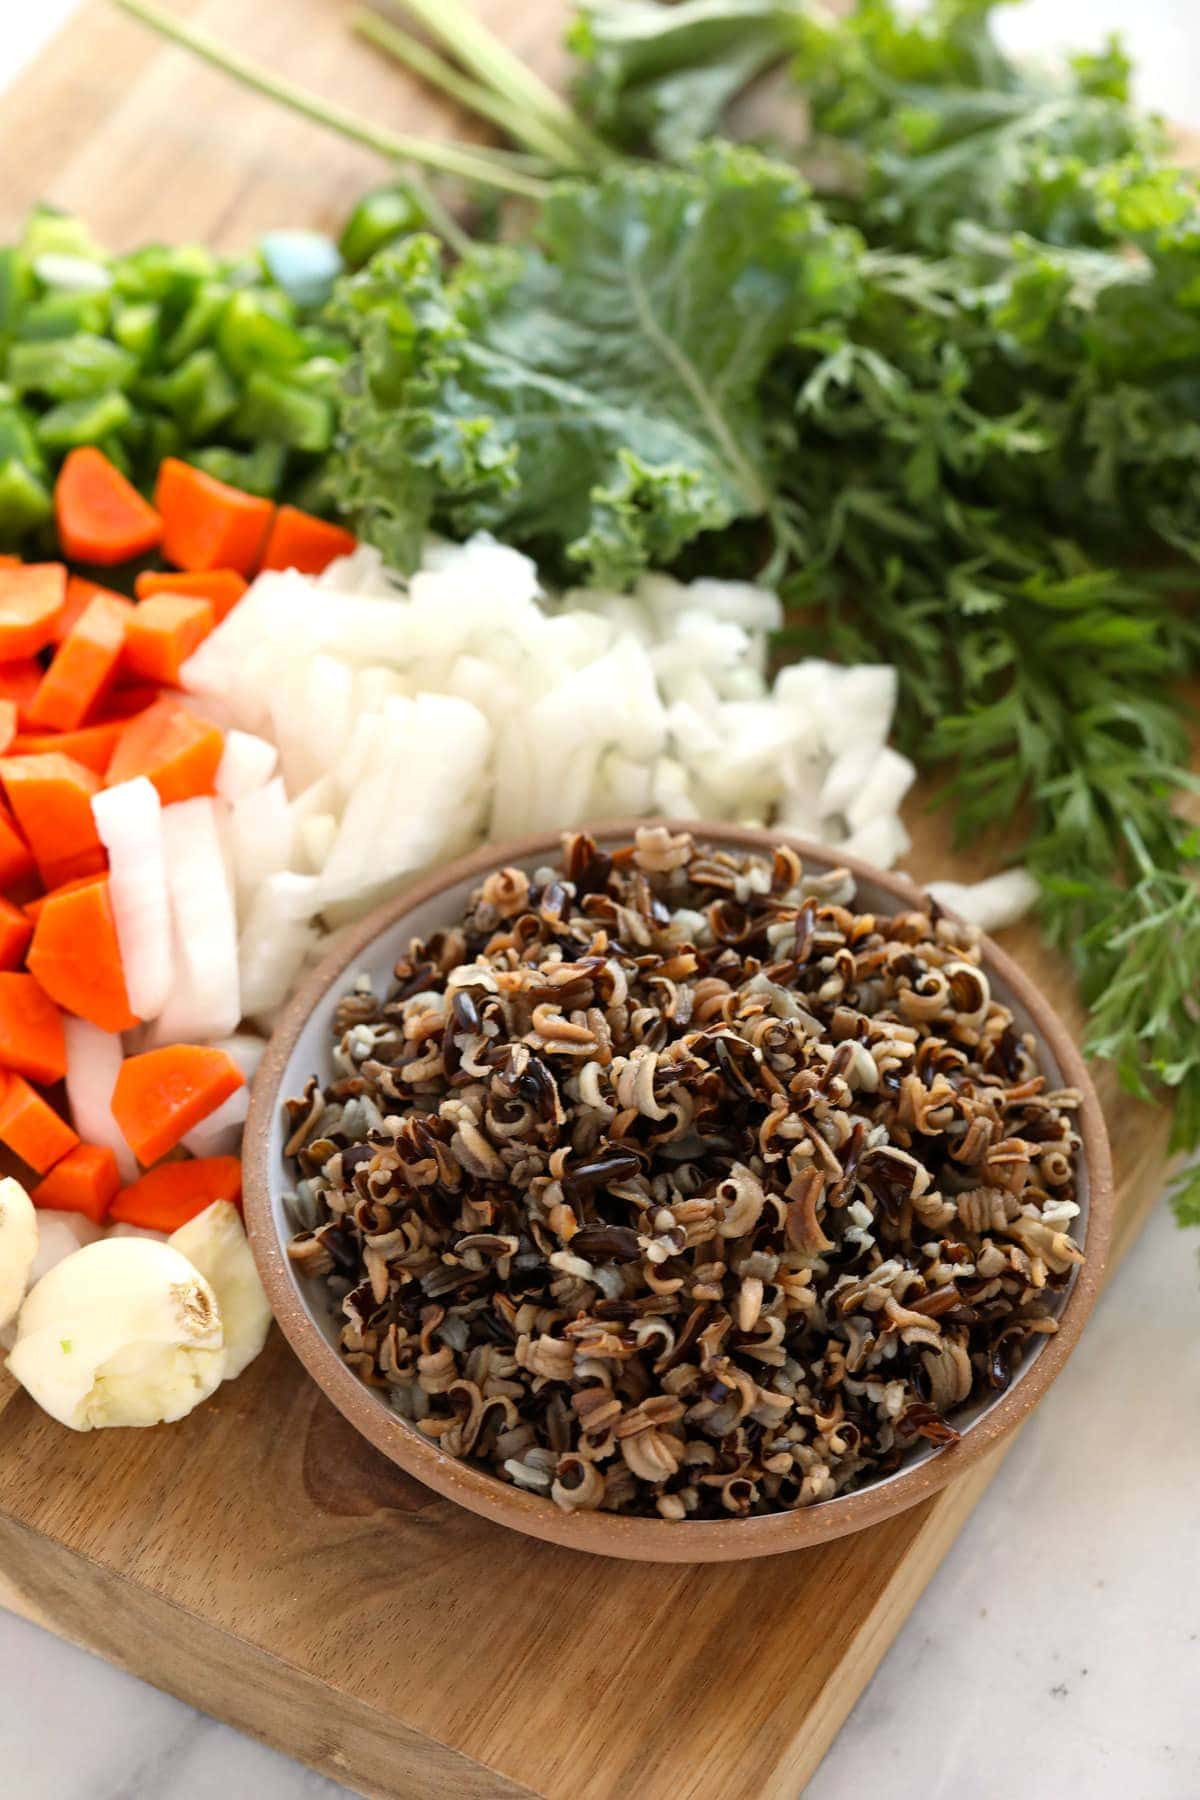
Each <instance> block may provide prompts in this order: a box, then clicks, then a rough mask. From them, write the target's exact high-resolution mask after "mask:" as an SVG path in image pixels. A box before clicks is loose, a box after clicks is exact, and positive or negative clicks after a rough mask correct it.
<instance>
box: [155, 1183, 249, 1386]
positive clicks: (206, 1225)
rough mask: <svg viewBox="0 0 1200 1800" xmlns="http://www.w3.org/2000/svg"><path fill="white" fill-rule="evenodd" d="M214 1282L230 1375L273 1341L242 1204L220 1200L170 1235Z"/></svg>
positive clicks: (227, 1376)
mask: <svg viewBox="0 0 1200 1800" xmlns="http://www.w3.org/2000/svg"><path fill="white" fill-rule="evenodd" d="M167 1242H168V1243H169V1244H171V1245H173V1246H174V1248H175V1249H176V1250H178V1251H180V1252H181V1253H182V1254H183V1255H184V1256H186V1257H187V1259H188V1261H189V1262H190V1263H193V1264H194V1265H195V1267H196V1268H197V1269H199V1271H200V1273H201V1275H203V1276H204V1278H205V1280H206V1281H207V1282H208V1283H209V1284H210V1286H211V1287H212V1290H213V1292H214V1294H215V1295H216V1297H217V1305H218V1306H219V1307H220V1309H221V1323H222V1324H223V1326H224V1328H225V1362H224V1368H223V1375H224V1378H225V1380H226V1381H230V1380H232V1378H233V1377H234V1376H235V1375H240V1374H241V1372H242V1370H243V1369H244V1368H246V1367H247V1366H248V1364H250V1363H252V1362H253V1361H254V1358H255V1357H256V1356H257V1355H258V1353H259V1351H260V1350H261V1349H262V1347H263V1345H264V1344H265V1343H266V1341H267V1332H268V1331H269V1330H270V1328H271V1308H270V1307H269V1306H268V1304H267V1296H266V1294H265V1292H264V1291H263V1285H262V1282H261V1281H260V1280H259V1279H258V1270H257V1269H256V1268H255V1266H254V1255H253V1252H252V1251H251V1249H250V1243H249V1240H248V1239H247V1237H246V1232H245V1228H244V1227H243V1225H242V1221H241V1217H240V1216H239V1214H238V1210H237V1207H236V1206H231V1205H230V1203H229V1201H228V1200H214V1201H213V1203H212V1205H211V1206H206V1207H205V1209H204V1211H203V1212H202V1213H197V1215H196V1217H195V1218H194V1219H189V1220H188V1221H187V1223H186V1225H181V1226H180V1227H179V1229H178V1231H175V1232H173V1233H172V1234H171V1236H170V1237H169V1238H168V1239H167Z"/></svg>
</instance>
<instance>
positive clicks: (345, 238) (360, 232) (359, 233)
mask: <svg viewBox="0 0 1200 1800" xmlns="http://www.w3.org/2000/svg"><path fill="white" fill-rule="evenodd" d="M423 224H424V220H423V218H422V216H421V209H420V207H419V206H418V205H417V203H416V201H415V200H414V199H413V197H412V195H411V194H410V193H409V192H408V191H407V189H405V188H402V187H384V188H376V189H375V191H374V192H373V193H370V194H364V195H363V197H362V199H361V200H360V201H359V203H358V205H357V206H356V207H355V208H354V211H353V212H352V213H351V214H350V217H349V218H348V219H347V220H346V223H345V226H344V227H343V229H342V235H341V237H340V238H339V239H338V249H339V250H340V251H341V253H342V260H343V261H344V262H345V263H346V264H347V265H348V266H349V267H350V268H352V269H359V268H361V267H362V265H363V263H365V262H369V261H370V260H371V258H372V257H373V256H374V254H375V252H376V251H377V250H382V249H383V247H384V245H385V244H390V243H393V242H394V241H395V239H396V238H399V237H407V236H408V234H409V232H412V231H420V229H421V227H422V225H423Z"/></svg>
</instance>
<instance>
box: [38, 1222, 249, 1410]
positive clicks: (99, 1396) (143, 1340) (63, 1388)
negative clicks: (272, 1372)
mask: <svg viewBox="0 0 1200 1800" xmlns="http://www.w3.org/2000/svg"><path fill="white" fill-rule="evenodd" d="M224 1361H225V1352H224V1332H223V1329H222V1325H221V1315H220V1313H219V1311H218V1309H217V1302H216V1297H215V1295H214V1294H213V1291H212V1289H211V1287H210V1286H209V1284H208V1282H207V1281H206V1280H205V1279H204V1277H203V1276H202V1275H201V1274H200V1272H199V1270H197V1269H196V1268H194V1267H193V1265H192V1264H191V1263H190V1262H189V1261H188V1260H187V1258H186V1257H185V1256H183V1255H182V1254H181V1253H180V1252H179V1251H178V1250H173V1249H172V1248H171V1247H170V1245H169V1244H159V1243H153V1242H150V1241H149V1240H146V1239H142V1238H116V1239H107V1238H106V1239H101V1240H100V1241H99V1242H98V1243H95V1244H87V1245H85V1246H84V1248H83V1249H82V1250H77V1251H75V1253H74V1254H73V1255H71V1256H68V1257H67V1258H66V1259H65V1260H64V1261H63V1262H60V1263H58V1264H57V1265H56V1266H55V1267H54V1268H53V1269H51V1270H50V1272H49V1274H47V1275H43V1277H42V1279H41V1280H40V1281H39V1282H38V1284H37V1286H36V1287H35V1288H33V1290H32V1291H31V1292H30V1293H29V1294H28V1295H27V1297H26V1299H25V1304H24V1305H23V1306H22V1308H21V1312H20V1316H19V1318H18V1321H17V1341H16V1344H15V1346H14V1348H13V1351H12V1353H11V1355H10V1356H9V1358H8V1364H7V1366H8V1369H9V1371H10V1373H11V1374H13V1375H14V1376H15V1377H16V1379H17V1380H18V1381H19V1382H20V1383H21V1385H22V1387H24V1388H25V1389H26V1390H27V1392H28V1393H29V1394H31V1395H32V1397H33V1398H34V1399H35V1400H36V1401H37V1403H38V1405H39V1406H40V1407H42V1408H43V1409H44V1410H45V1411H46V1412H48V1413H49V1414H50V1415H51V1417H52V1418H55V1419H58V1420H59V1422H60V1423H61V1424H63V1425H69V1426H70V1427H71V1429H72V1430H74V1431H92V1430H94V1429H96V1428H98V1427H101V1426H108V1425H139V1426H140V1425H158V1424H162V1423H166V1422H169V1421H171V1420H174V1419H182V1418H183V1417H184V1415H185V1414H186V1413H189V1412H191V1410H192V1408H193V1407H194V1406H198V1405H199V1403H200V1402H201V1401H202V1400H207V1398H208V1396H209V1395H210V1394H211V1393H212V1392H213V1391H214V1389H215V1388H217V1387H218V1386H219V1385H220V1381H221V1376H222V1372H223V1367H224Z"/></svg>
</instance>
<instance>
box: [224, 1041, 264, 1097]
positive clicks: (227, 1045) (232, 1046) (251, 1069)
mask: <svg viewBox="0 0 1200 1800" xmlns="http://www.w3.org/2000/svg"><path fill="white" fill-rule="evenodd" d="M266 1047H267V1040H266V1038H262V1037H259V1036H258V1035H257V1034H256V1033H255V1032H253V1031H235V1032H234V1034H233V1036H232V1037H225V1038H217V1040H216V1042H215V1043H214V1044H213V1049H214V1050H224V1051H226V1052H228V1054H229V1055H230V1056H232V1058H233V1060H234V1062H235V1063H236V1064H237V1066H238V1068H239V1069H240V1070H241V1071H242V1074H243V1075H244V1076H245V1078H246V1086H247V1087H249V1085H250V1083H251V1082H252V1081H253V1080H254V1077H255V1075H257V1073H258V1065H259V1063H260V1062H261V1061H262V1058H263V1051H264V1050H265V1049H266ZM238 1092H239V1093H241V1092H243V1090H242V1089H241V1088H239V1089H238Z"/></svg>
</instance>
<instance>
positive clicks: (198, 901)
mask: <svg viewBox="0 0 1200 1800" xmlns="http://www.w3.org/2000/svg"><path fill="white" fill-rule="evenodd" d="M259 791H260V792H261V791H263V790H259ZM251 797H253V796H251ZM216 809H217V803H216V801H214V800H207V799H196V800H180V801H177V802H176V804H175V805H174V806H168V807H165V808H164V809H163V838H164V842H165V844H166V857H167V887H168V889H169V891H170V895H171V916H172V921H173V928H174V943H175V980H174V983H173V985H172V988H171V993H170V996H169V998H168V1000H167V1004H166V1005H165V1006H164V1007H163V1009H162V1012H161V1013H160V1014H159V1016H158V1018H157V1020H156V1021H155V1025H154V1031H153V1041H154V1042H155V1043H159V1044H172V1043H196V1042H203V1041H204V1040H205V1039H207V1038H213V1037H226V1036H228V1034H229V1033H230V1032H231V1031H233V1030H234V1029H235V1028H236V1026H237V1024H238V1022H239V1020H240V1019H241V1016H242V1007H241V1000H240V996H239V992H238V938H237V917H236V913H235V910H234V903H233V895H232V893H231V892H230V888H229V881H228V877H227V875H226V871H225V858H224V856H223V854H222V851H221V839H220V835H219V833H218V829H217V810H216Z"/></svg>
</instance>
